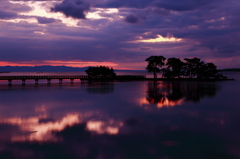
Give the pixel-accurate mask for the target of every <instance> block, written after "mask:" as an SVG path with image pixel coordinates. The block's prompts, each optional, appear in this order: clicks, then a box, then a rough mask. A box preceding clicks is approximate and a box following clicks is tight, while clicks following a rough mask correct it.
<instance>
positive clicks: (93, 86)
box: [87, 82, 114, 94]
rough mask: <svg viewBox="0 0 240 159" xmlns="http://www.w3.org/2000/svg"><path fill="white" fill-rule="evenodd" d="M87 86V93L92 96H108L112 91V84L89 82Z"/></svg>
mask: <svg viewBox="0 0 240 159" xmlns="http://www.w3.org/2000/svg"><path fill="white" fill-rule="evenodd" d="M87 85H88V87H87V91H88V92H89V93H92V94H108V93H113V91H114V83H113V82H89V83H87Z"/></svg>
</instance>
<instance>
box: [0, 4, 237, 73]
mask: <svg viewBox="0 0 240 159" xmlns="http://www.w3.org/2000/svg"><path fill="white" fill-rule="evenodd" d="M239 8H240V1H239V0H181V1H180V0H31V1H30V0H11V1H10V0H0V66H41V65H51V66H63V65H64V66H71V67H87V66H101V65H102V66H109V67H113V68H114V69H130V70H143V69H145V67H146V65H147V63H146V62H145V59H146V58H147V57H149V56H152V55H158V56H164V57H166V58H171V57H176V58H181V59H184V58H192V57H199V58H201V59H202V61H204V62H213V63H215V64H216V65H217V66H218V68H236V67H240V9H239Z"/></svg>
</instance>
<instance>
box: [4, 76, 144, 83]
mask: <svg viewBox="0 0 240 159" xmlns="http://www.w3.org/2000/svg"><path fill="white" fill-rule="evenodd" d="M145 78H146V76H142V75H119V76H116V77H114V78H112V77H91V78H89V76H86V75H31V76H0V80H7V81H8V83H9V84H10V85H11V84H12V81H13V80H21V81H22V84H25V82H26V81H27V80H35V84H38V81H39V80H47V83H51V80H53V79H58V80H59V83H62V81H63V80H64V79H69V80H70V81H71V82H74V80H76V79H77V80H80V81H82V82H83V81H89V80H141V79H145Z"/></svg>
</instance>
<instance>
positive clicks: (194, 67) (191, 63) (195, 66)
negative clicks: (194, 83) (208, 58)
mask: <svg viewBox="0 0 240 159" xmlns="http://www.w3.org/2000/svg"><path fill="white" fill-rule="evenodd" d="M184 60H185V61H187V62H186V69H185V72H186V76H188V77H189V78H192V77H194V76H197V75H198V73H199V71H201V70H200V69H202V66H203V64H204V63H203V62H202V61H201V60H200V58H197V57H194V58H191V59H190V58H185V59H184Z"/></svg>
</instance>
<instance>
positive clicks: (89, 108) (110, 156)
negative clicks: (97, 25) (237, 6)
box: [0, 73, 240, 159]
mask: <svg viewBox="0 0 240 159" xmlns="http://www.w3.org/2000/svg"><path fill="white" fill-rule="evenodd" d="M239 75H240V74H236V73H235V74H233V73H229V76H230V77H232V78H236V79H240V78H239V77H240V76H239ZM239 94H240V82H239V81H238V80H236V81H224V82H196V81H194V82H191V81H186V82H184V81H182V82H177V81H175V82H170V81H169V82H168V81H164V82H161V81H158V82H153V81H135V82H127V81H126V82H92V83H88V82H84V83H80V82H79V81H76V82H74V83H69V82H65V83H63V84H58V82H53V83H52V84H46V83H40V84H38V85H35V84H32V83H31V82H29V83H27V84H26V85H21V84H18V83H14V84H13V85H11V86H9V85H6V84H4V83H1V84H0V158H4V159H21V158H23V159H28V158H29V159H31V158H35V159H38V158H39V159H48V158H49V159H52V158H68V159H69V158H74V159H75V158H76V159H79V158H81V159H85V158H86V159H115V158H116V159H155V158H156V159H158V158H160V159H161V158H162V159H183V158H184V159H193V158H194V159H215V158H216V159H221V158H223V159H226V158H227V159H237V158H240V137H239V134H240V127H239V122H240V116H239V112H240V106H239V103H240V98H239Z"/></svg>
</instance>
